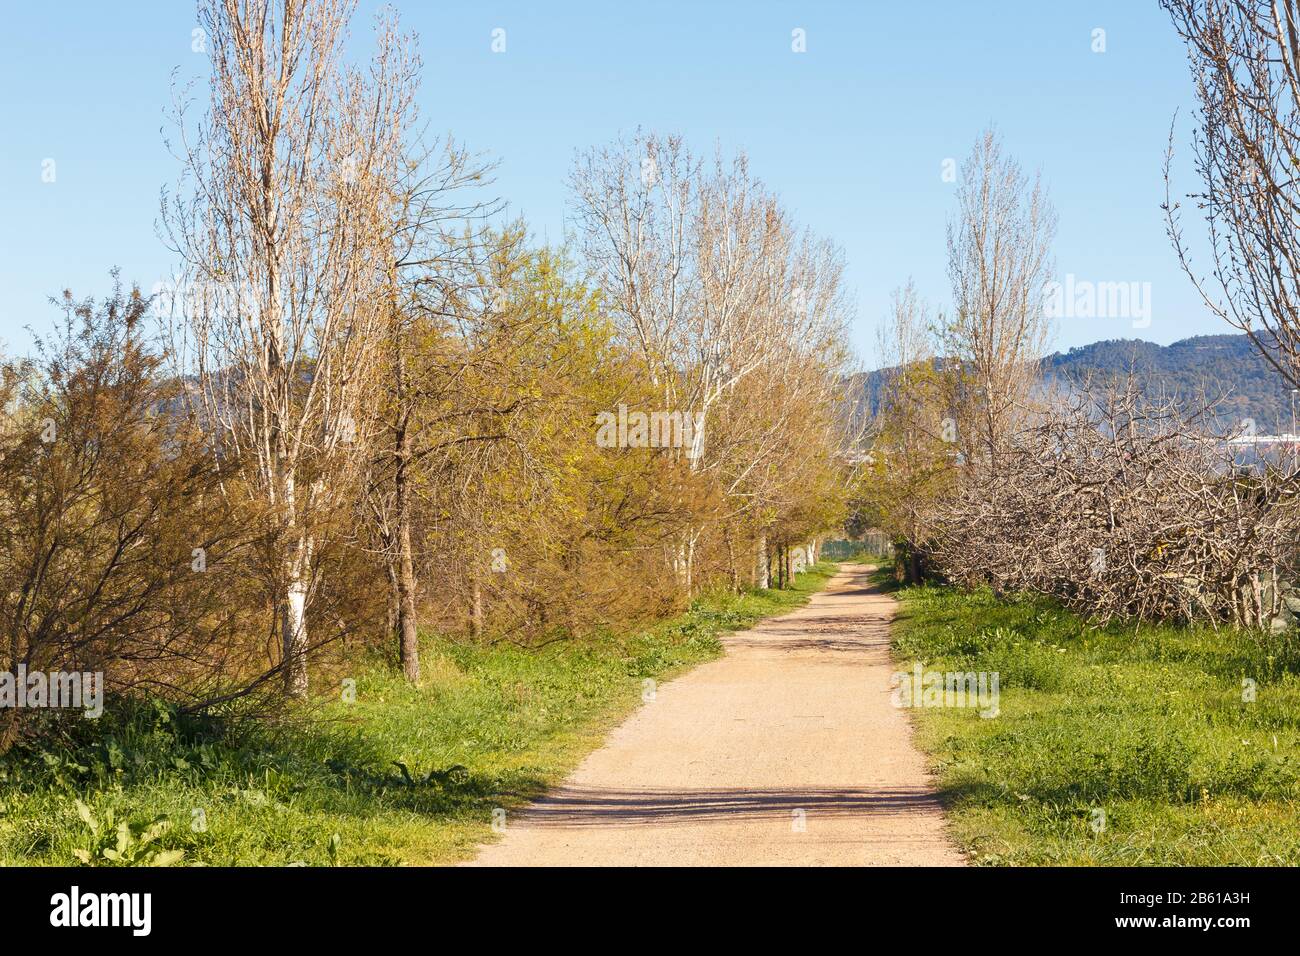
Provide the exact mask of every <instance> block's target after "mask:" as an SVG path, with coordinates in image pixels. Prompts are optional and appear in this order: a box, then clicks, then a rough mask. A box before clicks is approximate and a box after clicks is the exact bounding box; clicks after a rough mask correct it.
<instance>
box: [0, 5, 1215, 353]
mask: <svg viewBox="0 0 1300 956" xmlns="http://www.w3.org/2000/svg"><path fill="white" fill-rule="evenodd" d="M394 5H395V6H396V7H397V9H398V10H399V12H400V13H401V15H402V22H403V24H404V25H405V26H406V27H407V28H409V29H414V30H415V31H416V32H418V33H419V35H420V41H421V44H420V46H421V53H422V56H423V58H424V62H425V77H424V83H423V93H422V109H423V112H424V115H425V116H426V118H428V119H429V120H430V121H431V124H432V126H433V127H434V128H435V129H437V130H439V131H448V132H451V133H452V134H454V135H455V136H456V137H457V138H458V139H459V140H461V141H462V142H463V143H464V144H466V145H467V146H468V147H470V148H471V149H473V150H476V151H482V152H484V153H487V154H488V155H490V156H492V157H494V158H496V159H498V160H499V161H500V168H499V170H498V176H497V192H498V193H499V194H500V195H501V196H502V197H503V198H505V199H507V200H508V201H509V202H510V204H511V210H512V212H514V213H517V214H522V215H523V216H524V217H526V219H527V220H528V221H529V223H530V225H531V226H532V228H533V229H534V231H535V233H536V234H537V235H538V237H539V238H546V239H550V240H559V239H560V238H561V237H562V236H563V233H564V216H565V202H566V191H565V185H564V181H565V176H566V173H567V171H568V168H569V166H570V164H571V162H572V160H573V155H574V151H575V150H576V149H579V148H584V147H586V146H589V145H592V144H595V143H600V142H604V141H607V140H609V139H611V138H613V137H614V136H615V135H617V134H618V133H619V132H620V131H623V132H630V131H632V130H634V129H635V128H636V127H638V126H642V127H646V128H649V129H654V130H658V131H663V132H667V131H676V132H679V133H681V134H682V135H684V136H685V137H686V138H687V140H688V141H689V142H690V143H691V144H692V145H693V147H694V148H695V149H696V150H697V151H700V152H709V151H710V150H712V148H713V145H714V144H715V143H720V144H721V145H722V146H723V148H724V149H732V148H736V147H743V148H745V149H746V150H747V151H748V153H749V155H750V159H751V168H752V169H753V170H754V171H755V172H756V173H757V174H758V175H760V176H761V177H762V178H763V179H764V180H765V181H766V182H767V183H768V185H769V186H771V187H772V188H773V189H774V190H775V191H776V192H778V193H779V195H780V196H781V197H782V199H783V200H784V202H785V203H786V205H787V206H788V207H789V208H790V209H791V211H792V212H793V213H794V215H795V216H796V217H797V218H798V219H799V220H800V221H801V222H803V223H806V224H807V225H809V226H811V227H812V228H813V229H815V230H816V231H817V232H819V233H820V234H823V235H826V236H829V237H831V238H832V239H834V240H835V241H836V242H837V243H839V244H840V245H841V246H842V247H843V249H844V253H845V257H846V260H847V263H848V274H847V278H848V282H849V285H850V290H851V294H852V297H853V299H854V300H855V301H856V303H857V317H856V321H855V326H854V333H853V335H854V342H855V345H856V346H857V347H858V349H859V351H860V353H861V354H862V356H863V359H864V361H865V362H867V363H870V360H871V351H872V346H873V343H874V328H875V326H876V324H877V322H878V321H879V319H880V317H881V315H882V314H883V312H884V310H885V308H886V305H887V303H888V299H889V293H890V290H891V289H892V288H894V287H895V286H897V285H899V284H900V283H902V282H904V281H905V280H906V279H907V277H908V276H912V277H914V278H915V280H916V282H917V284H918V286H919V288H920V290H921V292H922V294H924V295H925V296H926V297H927V298H929V299H930V300H932V301H933V302H934V303H935V304H936V305H939V306H943V305H945V304H946V302H947V299H948V280H947V275H946V263H945V248H944V225H945V221H946V218H947V216H948V215H949V214H950V212H951V211H952V209H953V206H954V197H953V193H954V189H955V186H954V184H952V183H945V182H944V181H943V180H942V177H941V169H942V163H943V161H944V160H945V159H946V158H949V157H952V158H955V159H957V160H959V161H960V160H961V159H962V158H964V157H965V155H966V154H967V152H968V151H969V149H970V147H971V145H972V143H973V142H974V140H975V137H976V136H977V134H978V133H979V131H980V130H981V129H982V128H983V127H984V126H986V125H988V124H989V123H995V124H996V125H997V126H998V128H999V129H1000V130H1001V132H1002V134H1003V137H1004V141H1005V144H1006V147H1007V149H1008V150H1009V151H1010V152H1011V153H1012V154H1013V155H1015V156H1016V157H1017V158H1018V159H1019V160H1020V161H1021V162H1022V163H1023V164H1024V165H1025V166H1026V167H1028V168H1031V169H1032V168H1038V169H1040V170H1041V172H1042V175H1043V178H1044V181H1045V182H1046V184H1047V186H1048V188H1049V190H1050V192H1051V195H1052V198H1053V201H1054V203H1055V205H1056V207H1057V210H1058V213H1059V216H1060V230H1059V237H1058V241H1057V244H1056V249H1055V251H1056V258H1057V261H1058V270H1057V272H1058V273H1059V274H1060V276H1061V277H1064V275H1065V274H1066V273H1073V274H1074V275H1075V276H1076V277H1078V278H1079V279H1084V280H1090V281H1108V282H1110V281H1122V282H1129V281H1133V282H1149V283H1150V284H1151V286H1150V288H1151V305H1152V321H1151V323H1150V326H1149V327H1147V328H1143V329H1140V330H1135V329H1133V328H1132V323H1131V322H1130V321H1128V320H1125V319H1114V318H1111V319H1075V318H1067V319H1063V320H1061V322H1060V328H1059V332H1058V335H1057V339H1056V343H1055V344H1056V346H1057V347H1058V348H1068V347H1070V346H1074V345H1080V344H1084V343H1087V342H1091V341H1095V340H1098V339H1105V338H1129V337H1140V338H1145V339H1149V340H1152V341H1157V342H1163V343H1167V342H1172V341H1175V340H1177V339H1180V338H1185V337H1187V336H1189V335H1197V334H1204V333H1212V332H1222V331H1229V330H1228V329H1227V328H1225V327H1223V326H1222V325H1221V323H1219V322H1218V320H1216V319H1214V318H1213V317H1212V316H1210V315H1208V314H1207V312H1206V310H1205V307H1204V306H1203V305H1202V304H1201V303H1200V301H1199V299H1198V298H1197V296H1196V295H1195V293H1194V290H1192V288H1191V287H1190V284H1189V282H1188V281H1187V279H1186V278H1185V277H1184V276H1183V275H1182V273H1181V272H1180V271H1179V270H1178V267H1177V264H1176V262H1175V260H1174V257H1173V254H1172V252H1171V250H1170V247H1169V243H1168V240H1167V239H1166V237H1165V235H1164V227H1163V221H1162V218H1161V212H1160V209H1159V206H1160V203H1161V201H1162V198H1163V191H1164V187H1163V182H1162V178H1161V160H1162V154H1163V150H1164V148H1165V144H1166V139H1167V136H1168V133H1169V126H1170V122H1171V120H1172V119H1173V115H1174V112H1175V110H1176V109H1181V114H1180V118H1179V132H1178V142H1179V144H1180V155H1179V156H1178V157H1177V158H1176V165H1177V168H1178V170H1179V173H1180V178H1179V183H1180V185H1182V186H1183V187H1184V188H1183V191H1184V192H1186V191H1188V190H1190V189H1191V188H1194V186H1195V181H1194V179H1193V177H1192V170H1191V167H1190V163H1189V160H1190V157H1189V154H1188V152H1187V150H1186V147H1185V144H1186V142H1187V139H1188V133H1189V120H1190V115H1189V114H1190V107H1191V105H1192V103H1191V82H1190V77H1189V75H1188V72H1187V67H1186V63H1185V60H1184V55H1183V50H1182V47H1181V44H1180V42H1179V41H1178V39H1177V37H1176V36H1175V35H1174V33H1173V29H1172V27H1171V26H1170V24H1169V22H1168V20H1167V18H1166V16H1165V15H1164V14H1163V12H1162V11H1161V10H1160V9H1159V8H1158V6H1157V4H1156V3H1155V0H1097V2H1086V3H1085V2H1060V0H1053V2H1044V0H1004V2H998V3H993V2H983V3H978V2H962V0H931V2H929V3H924V4H921V3H884V2H874V0H873V2H856V3H851V2H809V3H790V2H744V3H742V2H720V0H715V2H698V0H697V2H694V3H686V2H682V3H677V2H661V3H612V2H608V0H605V2H575V3H558V2H557V3H542V2H537V0H530V2H509V3H506V2H498V3H472V2H468V0H440V2H419V3H416V2H413V0H398V2H397V3H395V4H394ZM4 6H5V11H4V18H5V30H4V32H3V35H2V36H0V130H2V131H3V132H2V133H0V136H2V137H3V139H2V140H0V142H2V144H3V148H2V149H0V224H2V226H0V288H3V290H4V296H3V299H2V300H0V342H4V343H5V344H6V345H7V347H8V349H9V350H12V351H22V350H25V349H26V347H27V346H28V344H29V342H30V338H29V335H28V333H27V332H26V331H24V327H25V326H28V325H30V326H33V327H36V328H41V327H44V326H46V325H47V324H48V322H49V321H50V320H51V319H52V318H53V317H54V315H55V313H54V310H53V309H52V307H51V306H49V305H48V304H47V302H46V300H47V298H48V297H49V296H51V295H56V294H57V293H58V292H59V291H60V290H61V289H63V288H64V287H71V288H72V289H73V291H74V292H76V293H77V294H78V295H86V294H94V295H100V294H102V293H103V291H104V290H105V289H106V287H107V285H108V275H107V273H108V270H109V269H110V268H111V267H112V266H115V265H116V266H120V267H121V269H122V272H123V277H124V279H126V280H127V281H138V282H139V283H140V284H141V285H142V286H143V287H145V288H146V289H148V288H150V287H151V286H152V285H153V284H154V283H155V282H157V281H159V280H161V279H163V278H165V277H166V276H167V275H168V273H169V271H170V269H171V261H170V257H169V254H168V253H167V251H166V249H165V248H164V247H163V245H162V243H161V242H160V241H159V240H158V238H157V234H156V231H155V222H156V220H157V217H158V197H159V190H160V188H161V187H162V186H163V185H165V184H168V183H171V182H172V181H174V179H175V177H176V174H177V171H178V167H177V164H176V162H175V160H174V159H173V158H172V157H171V156H170V155H169V154H168V152H167V151H166V149H165V147H164V144H163V130H164V127H165V126H166V123H167V119H166V112H165V111H166V108H167V106H168V102H169V97H170V89H171V82H172V73H173V71H175V73H176V76H177V77H178V78H179V79H181V80H184V79H188V78H191V77H202V76H203V75H205V73H206V68H207V62H206V57H205V56H204V55H202V54H198V53H194V52H192V51H191V49H190V46H191V31H192V30H193V28H194V27H195V25H196V24H195V17H194V12H193V7H192V5H191V4H190V3H188V2H186V0H165V2H164V0H132V2H130V3H126V4H106V3H100V2H70V0H61V2H58V3H50V2H45V3H16V2H6V3H5V5H4ZM376 6H377V4H375V3H371V2H369V0H363V2H362V4H361V8H360V11H359V13H358V17H357V19H356V20H355V22H354V24H353V37H354V43H355V46H356V48H357V50H358V52H364V49H365V47H366V45H367V43H366V36H367V34H368V32H369V29H370V15H371V13H372V12H373V10H374V9H375V8H376ZM498 27H499V28H503V29H505V31H506V51H505V52H504V53H501V54H494V53H493V52H492V51H491V34H492V31H493V29H495V28H498ZM796 27H798V28H802V29H803V30H805V31H806V36H807V52H806V53H802V54H796V53H793V52H792V51H791V30H793V29H794V28H796ZM1096 28H1101V29H1104V30H1105V31H1106V37H1105V39H1106V51H1105V52H1104V53H1094V52H1093V51H1092V45H1093V39H1092V34H1093V30H1094V29H1096ZM47 159H53V160H54V162H55V166H54V169H55V181H54V182H53V183H47V182H43V181H42V169H43V165H42V164H43V163H44V162H45V160H47Z"/></svg>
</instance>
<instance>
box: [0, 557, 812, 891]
mask: <svg viewBox="0 0 1300 956" xmlns="http://www.w3.org/2000/svg"><path fill="white" fill-rule="evenodd" d="M834 570H835V566H834V565H831V564H819V565H817V566H816V567H815V568H813V569H812V570H810V571H809V572H808V573H806V574H800V575H797V576H796V578H795V581H794V586H793V587H792V588H791V589H790V590H787V591H758V592H751V593H746V594H743V595H734V594H729V593H718V594H710V595H706V596H703V597H701V598H700V599H698V600H697V601H696V602H695V603H694V604H693V605H692V606H691V608H690V609H689V610H688V611H687V612H686V613H684V614H682V615H680V616H678V617H675V618H672V619H669V620H665V621H662V622H660V623H658V624H657V625H655V626H653V627H650V628H648V629H646V630H643V631H638V632H635V633H627V634H607V635H603V636H600V637H594V638H590V639H587V640H581V641H577V640H575V641H569V642H561V643H557V644H552V645H549V646H547V647H545V648H542V649H540V650H526V649H522V648H518V647H515V646H513V645H509V644H496V645H491V646H489V645H484V644H472V643H464V642H455V641H450V640H446V639H440V638H428V639H426V641H425V645H424V650H423V655H422V656H423V660H422V664H423V673H424V675H425V679H424V681H423V684H422V686H420V687H418V688H415V687H411V686H409V685H408V684H406V683H405V681H403V680H402V679H401V677H400V675H397V674H394V672H393V671H392V669H391V668H388V667H383V666H378V665H376V666H372V667H370V668H368V669H365V670H363V671H362V672H361V673H359V674H358V676H357V679H356V699H355V702H352V703H343V702H338V703H334V704H331V705H328V706H327V707H325V708H324V711H323V712H322V713H320V714H319V715H318V716H317V719H314V720H311V721H301V722H299V723H298V724H296V725H295V726H278V727H275V728H271V727H261V726H259V727H252V728H247V727H245V728H243V729H242V730H241V731H240V732H239V734H238V735H234V734H232V733H230V732H229V731H228V730H223V729H221V728H218V727H214V726H212V725H211V723H204V722H199V721H194V720H192V719H183V718H180V717H178V716H177V715H176V714H175V713H174V712H173V711H171V710H169V709H168V708H166V707H164V706H161V705H152V706H150V707H147V708H137V709H135V710H133V711H131V712H130V713H106V714H105V716H104V717H102V718H100V720H98V721H94V722H85V723H86V724H87V725H88V726H89V725H92V724H93V730H89V731H86V730H82V731H81V734H80V737H79V738H78V739H75V740H74V739H67V740H65V741H63V742H62V743H59V742H55V741H47V742H46V743H45V744H43V745H42V746H43V749H30V748H29V749H26V750H20V749H15V750H11V751H10V752H9V753H8V754H6V755H5V756H4V757H0V865H7V866H13V865H24V864H45V865H68V864H75V863H77V862H78V860H79V859H80V860H82V861H87V860H88V861H89V862H90V863H92V864H99V865H120V864H123V863H145V864H147V863H161V862H167V861H168V860H169V859H172V858H174V857H175V855H176V853H177V851H182V852H183V855H182V856H180V858H179V859H180V862H181V864H182V865H185V864H210V865H235V866H242V865H287V864H294V863H301V864H306V865H313V866H315V865H329V864H339V865H349V864H366V865H400V864H436V863H450V862H455V861H457V860H461V859H465V858H468V857H469V856H471V855H472V854H473V851H474V848H475V847H476V846H477V845H478V844H479V843H481V842H483V841H484V840H487V839H490V838H491V836H492V832H491V820H492V814H493V811H494V810H496V809H498V808H500V809H504V810H506V811H507V813H509V812H510V811H511V810H512V809H513V808H515V807H518V806H520V805H522V804H524V803H526V802H527V801H528V800H530V799H532V798H534V797H536V796H537V795H538V794H539V793H541V792H542V791H543V790H544V789H545V788H546V787H547V786H548V785H551V784H553V783H555V782H557V781H559V780H560V779H562V778H563V777H564V775H565V774H566V773H567V772H568V771H569V770H571V769H572V768H573V767H574V766H575V765H576V764H577V763H578V761H579V760H580V759H581V758H582V757H583V756H584V755H585V754H586V753H588V752H589V751H590V750H592V749H593V748H595V747H596V746H598V745H599V744H600V742H601V740H602V739H603V738H604V736H605V733H606V732H607V731H608V729H609V728H610V727H611V726H612V725H613V724H614V723H616V722H617V721H618V720H619V719H620V718H622V717H624V716H625V715H627V714H628V713H629V712H631V711H632V710H633V709H634V708H635V707H636V706H637V704H638V703H639V702H640V699H641V693H642V688H643V685H644V682H645V681H646V680H648V679H649V680H656V681H662V680H666V679H668V678H671V677H672V676H674V675H675V674H678V673H680V672H681V671H683V670H684V669H686V668H689V667H691V666H693V665H695V664H698V663H701V662H703V661H706V660H710V659H712V658H714V657H716V656H718V655H719V654H720V653H721V648H722V645H721V643H720V641H719V638H720V636H721V635H722V634H724V633H726V632H728V631H734V630H738V629H742V628H745V627H748V626H749V625H751V624H753V623H754V622H756V621H758V620H760V619H761V618H764V617H768V616H771V615H774V614H779V613H782V612H785V611H788V610H790V609H792V608H794V607H796V606H798V605H800V604H803V603H805V602H806V601H807V600H808V598H809V596H810V595H811V594H812V593H813V592H815V591H818V590H820V589H821V588H822V587H823V586H824V585H825V583H826V581H827V580H828V579H829V577H830V576H831V574H832V573H833V572H834ZM92 734H93V736H91V735H92ZM151 825H152V826H151Z"/></svg>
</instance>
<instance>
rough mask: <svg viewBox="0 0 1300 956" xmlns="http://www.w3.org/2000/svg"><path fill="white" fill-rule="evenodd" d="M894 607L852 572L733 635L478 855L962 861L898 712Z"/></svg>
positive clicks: (556, 862)
mask: <svg viewBox="0 0 1300 956" xmlns="http://www.w3.org/2000/svg"><path fill="white" fill-rule="evenodd" d="M893 613H894V601H893V599H892V598H890V597H888V596H887V595H884V594H881V593H880V592H879V591H877V590H875V589H874V588H872V587H871V586H870V584H869V583H868V570H867V569H866V568H863V567H857V566H852V565H850V566H848V567H847V568H846V569H845V570H843V571H841V572H840V573H839V574H838V575H836V576H835V578H833V579H832V580H831V582H830V584H829V586H828V587H827V588H826V590H825V591H823V592H821V593H819V594H815V595H814V596H813V598H812V600H811V602H810V603H809V604H808V605H806V606H805V607H802V608H800V609H798V610H797V611H794V612H793V613H791V614H787V615H785V616H784V617H780V618H773V619H770V620H767V621H764V622H762V623H761V624H759V625H758V626H757V627H755V628H754V629H753V630H749V631H744V632H742V633H739V634H735V635H732V636H731V637H729V638H726V639H725V640H724V643H725V645H726V648H727V652H726V655H725V656H723V657H722V658H720V659H719V660H717V661H713V662H711V663H708V664H704V665H702V666H700V667H697V668H695V669H694V670H692V671H690V672H689V673H687V674H686V675H685V676H683V677H681V678H679V679H677V680H674V681H672V682H670V683H667V684H663V685H661V686H660V687H659V688H658V691H657V694H656V696H655V699H654V700H652V701H650V702H648V703H646V704H644V705H643V706H642V707H641V708H640V709H639V710H638V711H637V712H636V713H635V714H633V715H632V716H631V717H630V718H628V720H627V721H625V722H624V723H623V724H622V725H621V726H620V727H619V728H618V729H617V730H615V731H614V732H613V733H612V734H611V735H610V736H609V738H608V739H607V740H606V742H605V744H604V745H603V746H602V747H601V748H600V749H599V750H597V751H595V752H593V753H592V754H590V755H589V756H588V757H587V759H586V760H584V761H583V763H582V764H581V765H580V766H579V767H578V769H577V770H576V771H575V772H574V773H573V774H572V775H571V776H570V777H569V779H568V780H566V781H565V782H564V784H563V785H561V786H560V787H558V788H557V789H555V790H554V791H552V792H551V793H550V794H548V795H547V796H546V797H545V798H543V799H542V800H540V801H538V802H537V803H535V804H533V805H532V806H531V807H530V808H529V809H528V810H527V811H525V812H523V813H520V814H518V815H516V816H514V817H513V818H512V819H510V820H508V821H507V823H508V825H507V828H506V834H505V836H504V838H503V839H502V840H501V842H499V843H496V844H493V845H491V846H487V847H485V848H484V849H483V850H482V851H481V853H480V854H479V857H478V859H477V860H476V861H475V862H476V863H477V864H478V865H489V866H565V865H597V866H601V865H709V864H712V865H750V864H754V865H764V864H770V865H863V864H865V865H891V864H892V865H960V864H961V863H962V858H961V856H960V854H959V853H958V852H957V850H956V849H955V848H954V847H953V846H952V844H951V843H950V842H949V840H948V839H947V837H946V835H945V833H944V828H943V815H942V812H941V810H940V807H939V804H938V802H937V800H936V799H935V796H934V792H933V790H932V789H931V786H930V782H929V780H928V778H927V774H926V769H925V761H924V758H923V757H922V756H921V754H920V753H919V752H918V751H917V750H916V748H915V747H914V746H913V745H912V742H911V728H910V725H909V723H908V718H907V713H906V712H905V711H902V710H898V709H896V708H895V707H894V706H893V705H892V704H891V703H890V694H889V682H890V677H891V675H892V674H893V673H894V670H895V668H894V665H893V663H892V661H891V660H890V656H889V635H888V630H889V620H890V618H891V617H892V616H893Z"/></svg>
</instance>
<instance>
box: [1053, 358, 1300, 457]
mask: <svg viewBox="0 0 1300 956" xmlns="http://www.w3.org/2000/svg"><path fill="white" fill-rule="evenodd" d="M1043 365H1044V372H1045V373H1046V375H1047V376H1048V378H1049V379H1051V378H1055V379H1057V380H1059V381H1062V382H1069V383H1079V382H1084V381H1087V380H1088V379H1092V380H1093V381H1095V382H1103V381H1107V380H1110V381H1114V380H1115V379H1122V378H1124V377H1125V376H1127V375H1128V373H1129V372H1130V370H1131V371H1132V372H1133V374H1134V377H1135V378H1136V380H1137V381H1138V382H1139V383H1140V384H1141V386H1142V390H1143V394H1145V395H1147V396H1148V397H1150V398H1164V397H1168V398H1175V399H1178V400H1179V401H1180V402H1182V403H1184V404H1195V405H1199V404H1201V403H1203V402H1205V401H1207V400H1208V401H1215V400H1219V404H1218V406H1217V417H1218V418H1219V419H1220V420H1222V421H1225V422H1233V423H1240V422H1241V421H1242V420H1243V419H1247V418H1250V419H1254V421H1255V427H1256V429H1257V430H1258V431H1259V432H1261V433H1273V434H1277V433H1278V432H1284V431H1290V430H1291V410H1292V409H1291V393H1290V390H1289V388H1288V387H1287V384H1286V382H1285V381H1284V380H1283V378H1282V376H1281V375H1279V374H1278V372H1277V370H1276V369H1274V368H1273V366H1272V365H1270V364H1269V363H1268V362H1267V361H1266V360H1265V359H1264V357H1263V356H1262V355H1260V354H1259V351H1258V350H1257V349H1256V348H1255V346H1254V345H1253V344H1252V343H1251V341H1250V339H1249V338H1248V337H1247V336H1246V335H1244V334H1236V335H1198V336H1196V337H1194V338H1190V339H1183V340H1182V341H1180V342H1174V343H1173V344H1172V345H1155V344H1153V343H1151V342H1143V341H1140V340H1138V339H1110V340H1108V341H1105V342H1093V343H1092V344H1091V345H1083V346H1080V347H1078V348H1073V349H1070V351H1068V352H1065V353H1061V352H1057V353H1056V354H1054V355H1049V356H1048V357H1047V358H1046V359H1044V360H1043ZM1297 411H1300V406H1298V407H1297Z"/></svg>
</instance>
